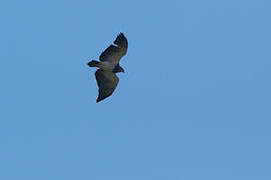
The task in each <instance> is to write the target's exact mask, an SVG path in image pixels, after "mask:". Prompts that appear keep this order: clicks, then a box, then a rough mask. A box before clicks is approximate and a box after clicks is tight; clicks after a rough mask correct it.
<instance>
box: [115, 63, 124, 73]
mask: <svg viewBox="0 0 271 180" xmlns="http://www.w3.org/2000/svg"><path fill="white" fill-rule="evenodd" d="M118 72H123V73H125V71H124V69H123V68H122V67H121V66H120V65H117V66H116V67H115V68H114V69H113V73H118Z"/></svg>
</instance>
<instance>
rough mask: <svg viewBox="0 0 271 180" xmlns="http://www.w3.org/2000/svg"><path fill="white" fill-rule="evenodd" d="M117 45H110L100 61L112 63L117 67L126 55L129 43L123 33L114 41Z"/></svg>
mask: <svg viewBox="0 0 271 180" xmlns="http://www.w3.org/2000/svg"><path fill="white" fill-rule="evenodd" d="M114 44H115V45H110V46H109V47H108V48H107V49H106V50H105V51H104V52H102V54H101V55H100V57H99V59H100V61H110V62H112V63H114V64H115V65H117V64H118V63H119V61H120V59H121V58H122V57H123V56H124V55H125V54H126V52H127V48H128V41H127V39H126V37H125V36H124V34H123V33H120V34H119V35H118V36H117V38H116V39H115V41H114Z"/></svg>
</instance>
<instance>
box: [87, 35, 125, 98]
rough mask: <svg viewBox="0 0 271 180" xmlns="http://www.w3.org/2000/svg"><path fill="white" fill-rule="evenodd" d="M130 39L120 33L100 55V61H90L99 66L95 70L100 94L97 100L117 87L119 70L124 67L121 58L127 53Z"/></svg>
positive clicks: (91, 64) (91, 63) (90, 63)
mask: <svg viewBox="0 0 271 180" xmlns="http://www.w3.org/2000/svg"><path fill="white" fill-rule="evenodd" d="M127 48H128V41H127V39H126V37H125V36H124V34H123V33H120V34H119V35H118V36H117V38H116V39H115V41H114V45H112V44H111V45H110V46H109V47H108V48H107V49H106V50H105V51H104V52H102V54H101V55H100V57H99V59H100V61H96V60H92V61H90V62H89V63H88V66H89V67H98V68H99V69H98V70H97V71H96V72H95V77H96V81H97V84H98V86H99V95H98V98H97V100H96V102H100V101H101V100H103V99H105V98H107V97H109V96H110V95H111V94H112V93H113V92H114V90H115V89H116V87H117V85H118V82H119V78H118V76H117V75H116V73H118V72H123V73H124V69H123V68H122V67H121V66H120V65H119V61H120V59H121V58H122V57H123V56H124V55H125V54H126V52H127Z"/></svg>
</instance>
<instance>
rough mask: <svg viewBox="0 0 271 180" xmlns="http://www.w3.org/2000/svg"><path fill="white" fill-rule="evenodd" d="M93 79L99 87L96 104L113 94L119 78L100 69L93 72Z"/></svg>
mask: <svg viewBox="0 0 271 180" xmlns="http://www.w3.org/2000/svg"><path fill="white" fill-rule="evenodd" d="M95 77H96V81H97V84H98V86H99V95H98V98H97V100H96V102H99V101H101V100H103V99H105V98H107V97H109V96H110V95H111V94H112V93H113V92H114V90H115V89H116V87H117V85H118V82H119V78H118V77H117V76H116V74H115V73H113V72H111V71H105V70H102V69H98V70H97V71H96V72H95Z"/></svg>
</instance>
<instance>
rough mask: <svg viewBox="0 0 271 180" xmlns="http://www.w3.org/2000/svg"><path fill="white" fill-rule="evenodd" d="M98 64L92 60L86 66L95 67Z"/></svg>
mask: <svg viewBox="0 0 271 180" xmlns="http://www.w3.org/2000/svg"><path fill="white" fill-rule="evenodd" d="M99 63H100V62H99V61H95V60H92V61H90V62H89V63H88V66H89V67H97V65H98V64H99Z"/></svg>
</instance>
